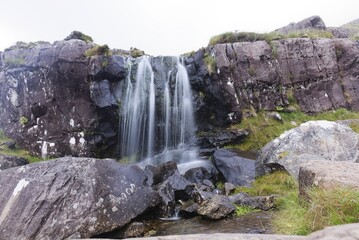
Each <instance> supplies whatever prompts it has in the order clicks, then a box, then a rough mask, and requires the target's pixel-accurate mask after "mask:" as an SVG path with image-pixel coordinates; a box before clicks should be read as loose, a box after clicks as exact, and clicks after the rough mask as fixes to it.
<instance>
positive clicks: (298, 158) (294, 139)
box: [256, 121, 359, 179]
mask: <svg viewBox="0 0 359 240" xmlns="http://www.w3.org/2000/svg"><path fill="white" fill-rule="evenodd" d="M313 160H327V161H346V162H358V161H359V135H358V134H356V133H355V132H353V130H352V129H351V128H349V127H347V126H344V125H342V124H338V123H335V122H329V121H309V122H306V123H303V124H301V125H300V126H299V127H297V128H294V129H292V130H289V131H286V132H285V133H283V134H282V135H281V136H280V137H278V138H276V139H275V140H273V141H271V142H270V143H268V144H267V145H266V146H265V147H263V148H262V149H261V151H260V154H259V157H258V161H257V166H256V170H257V174H258V175H263V174H265V173H267V172H270V171H274V170H277V169H278V168H282V169H283V168H284V169H285V170H286V171H288V172H289V173H290V174H291V175H292V176H294V177H295V178H296V179H298V174H299V169H300V166H301V164H304V163H308V162H311V161H313ZM328 164H331V163H329V162H328Z"/></svg>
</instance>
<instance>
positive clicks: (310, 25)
mask: <svg viewBox="0 0 359 240" xmlns="http://www.w3.org/2000/svg"><path fill="white" fill-rule="evenodd" d="M308 29H318V30H326V29H327V28H326V26H325V23H324V22H323V20H322V19H321V17H319V16H312V17H309V18H306V19H303V20H302V21H300V22H297V23H291V24H289V25H288V26H285V27H282V28H279V29H276V30H275V31H276V32H279V33H282V34H288V33H291V32H296V31H300V30H308Z"/></svg>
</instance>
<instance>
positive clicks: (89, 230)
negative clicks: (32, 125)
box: [0, 157, 159, 240]
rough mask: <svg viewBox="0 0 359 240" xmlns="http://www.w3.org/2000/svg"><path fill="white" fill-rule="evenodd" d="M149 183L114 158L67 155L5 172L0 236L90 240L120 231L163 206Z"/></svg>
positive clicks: (2, 174) (1, 178)
mask: <svg viewBox="0 0 359 240" xmlns="http://www.w3.org/2000/svg"><path fill="white" fill-rule="evenodd" d="M144 181H145V175H144V174H143V171H142V170H141V169H140V168H139V167H137V166H124V165H120V164H118V163H117V162H116V161H114V160H109V159H101V160H96V159H90V158H71V157H65V158H60V159H56V160H50V161H46V162H41V163H36V164H29V165H25V166H21V167H17V168H11V169H8V170H6V171H2V172H0V182H6V183H7V184H6V185H1V186H0V188H1V193H2V194H1V196H0V212H1V219H0V221H1V230H0V238H1V239H30V240H31V239H54V238H57V239H64V238H86V237H91V236H94V235H98V234H100V233H104V232H109V231H112V230H114V229H117V228H120V227H122V226H125V225H126V224H128V223H129V222H130V221H131V220H132V219H133V218H135V217H137V216H138V215H139V214H141V213H143V212H144V211H145V210H146V209H147V208H150V207H154V206H156V205H157V204H158V203H159V197H158V195H157V193H156V192H154V191H153V190H152V189H150V188H148V187H146V186H144ZM10 208H11V211H9V209H10ZM69 219H71V221H69ZM14 221H15V222H14Z"/></svg>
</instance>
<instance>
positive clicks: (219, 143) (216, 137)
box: [197, 130, 249, 151]
mask: <svg viewBox="0 0 359 240" xmlns="http://www.w3.org/2000/svg"><path fill="white" fill-rule="evenodd" d="M248 134H249V132H248V131H246V130H229V131H224V130H222V131H216V132H207V133H201V136H200V137H199V138H197V144H198V146H200V147H201V148H205V149H206V148H207V149H208V150H207V151H211V148H219V147H223V146H226V145H229V144H238V143H241V142H243V141H244V139H245V138H246V137H247V136H248Z"/></svg>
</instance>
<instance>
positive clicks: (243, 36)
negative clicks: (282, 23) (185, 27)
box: [208, 29, 334, 46]
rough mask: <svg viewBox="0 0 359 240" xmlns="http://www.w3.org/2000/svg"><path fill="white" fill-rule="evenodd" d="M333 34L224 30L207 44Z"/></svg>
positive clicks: (329, 35)
mask: <svg viewBox="0 0 359 240" xmlns="http://www.w3.org/2000/svg"><path fill="white" fill-rule="evenodd" d="M333 37H334V36H333V34H332V33H331V32H330V31H324V30H316V29H310V30H303V31H296V32H291V33H289V34H280V33H277V32H270V33H255V32H225V33H222V34H219V35H216V36H213V37H212V38H211V39H210V40H209V44H208V45H212V46H213V45H215V44H219V43H234V42H255V41H266V42H267V43H270V42H271V41H273V40H279V39H285V38H311V39H316V38H333Z"/></svg>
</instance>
